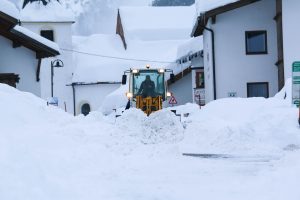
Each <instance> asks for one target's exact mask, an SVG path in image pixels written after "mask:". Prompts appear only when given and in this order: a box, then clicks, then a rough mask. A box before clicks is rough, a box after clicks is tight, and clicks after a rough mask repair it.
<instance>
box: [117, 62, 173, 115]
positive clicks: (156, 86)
mask: <svg viewBox="0 0 300 200" xmlns="http://www.w3.org/2000/svg"><path fill="white" fill-rule="evenodd" d="M167 72H172V70H168V69H150V67H149V66H147V68H146V69H131V70H127V71H125V73H124V75H123V79H122V84H126V82H127V75H126V74H129V79H128V80H129V92H127V94H126V95H127V97H128V99H129V101H131V102H133V103H135V106H136V108H138V109H141V110H142V111H144V112H145V113H146V114H147V115H150V114H151V113H152V112H155V111H158V110H161V109H162V103H163V101H165V100H166V99H167V96H169V95H170V94H169V93H168V92H167V82H166V80H165V74H166V73H167ZM173 78H174V75H173V72H172V73H171V76H170V79H171V81H172V80H173Z"/></svg>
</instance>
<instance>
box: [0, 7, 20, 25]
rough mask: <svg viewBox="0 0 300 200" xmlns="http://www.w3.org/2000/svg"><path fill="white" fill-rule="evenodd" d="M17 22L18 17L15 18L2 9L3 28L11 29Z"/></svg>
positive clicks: (0, 16) (0, 15) (1, 21)
mask: <svg viewBox="0 0 300 200" xmlns="http://www.w3.org/2000/svg"><path fill="white" fill-rule="evenodd" d="M17 24H18V19H15V18H13V17H11V16H9V15H7V14H6V13H4V12H1V11H0V25H1V28H4V29H11V28H13V27H14V26H15V25H17Z"/></svg>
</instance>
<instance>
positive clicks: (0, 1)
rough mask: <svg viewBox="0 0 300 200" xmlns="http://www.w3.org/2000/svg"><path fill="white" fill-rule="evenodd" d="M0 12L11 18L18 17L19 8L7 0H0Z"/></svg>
mask: <svg viewBox="0 0 300 200" xmlns="http://www.w3.org/2000/svg"><path fill="white" fill-rule="evenodd" d="M0 12H3V13H5V14H7V15H9V16H11V17H13V18H16V19H18V18H19V14H20V13H19V10H18V9H17V8H16V6H15V5H14V4H13V3H11V2H9V1H8V0H0Z"/></svg>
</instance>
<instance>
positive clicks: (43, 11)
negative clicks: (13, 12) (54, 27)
mask: <svg viewBox="0 0 300 200" xmlns="http://www.w3.org/2000/svg"><path fill="white" fill-rule="evenodd" d="M20 20H21V21H22V22H74V21H75V18H74V16H73V13H72V12H71V11H70V10H67V9H65V8H64V7H63V5H61V4H60V3H59V2H57V1H50V2H49V3H48V4H47V5H46V6H45V5H43V3H42V2H39V1H36V2H31V3H28V4H27V5H26V6H25V8H23V10H21V14H20Z"/></svg>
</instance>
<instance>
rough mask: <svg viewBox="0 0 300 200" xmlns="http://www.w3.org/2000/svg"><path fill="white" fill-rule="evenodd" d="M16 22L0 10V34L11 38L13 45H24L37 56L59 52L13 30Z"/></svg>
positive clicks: (51, 55) (16, 20) (52, 55)
mask: <svg viewBox="0 0 300 200" xmlns="http://www.w3.org/2000/svg"><path fill="white" fill-rule="evenodd" d="M18 22H19V21H18V19H15V18H13V17H11V16H9V15H7V14H5V13H3V12H1V11H0V35H2V36H3V37H5V38H7V39H9V40H11V41H12V42H13V47H19V46H24V47H26V48H28V49H30V50H32V51H34V52H36V57H37V58H47V57H54V56H57V55H59V54H60V53H59V52H58V51H57V50H55V49H52V48H51V47H48V46H47V45H45V44H42V43H41V42H39V41H37V40H35V39H33V38H31V37H29V36H27V35H25V34H23V33H21V32H18V31H16V30H14V29H13V28H14V27H15V26H16V25H17V24H18Z"/></svg>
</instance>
